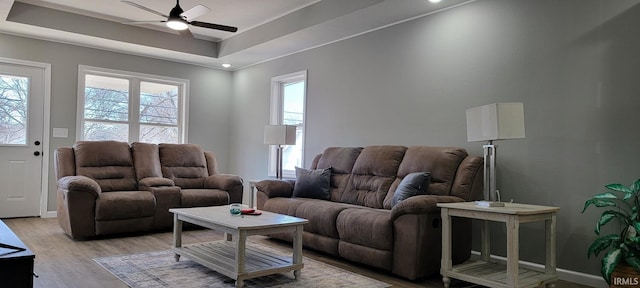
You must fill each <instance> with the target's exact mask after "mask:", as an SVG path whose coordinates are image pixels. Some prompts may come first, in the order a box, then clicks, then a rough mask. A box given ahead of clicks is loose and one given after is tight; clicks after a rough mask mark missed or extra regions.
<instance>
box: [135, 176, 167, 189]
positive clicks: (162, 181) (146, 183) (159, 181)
mask: <svg viewBox="0 0 640 288" xmlns="http://www.w3.org/2000/svg"><path fill="white" fill-rule="evenodd" d="M175 185H176V184H175V182H173V180H171V179H169V178H163V177H146V178H142V179H140V181H138V186H139V188H140V190H149V189H146V188H151V187H163V186H175Z"/></svg>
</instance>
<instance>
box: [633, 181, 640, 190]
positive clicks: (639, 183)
mask: <svg viewBox="0 0 640 288" xmlns="http://www.w3.org/2000/svg"><path fill="white" fill-rule="evenodd" d="M631 189H632V190H633V192H634V193H638V192H640V179H638V180H636V182H634V183H633V185H632V186H631Z"/></svg>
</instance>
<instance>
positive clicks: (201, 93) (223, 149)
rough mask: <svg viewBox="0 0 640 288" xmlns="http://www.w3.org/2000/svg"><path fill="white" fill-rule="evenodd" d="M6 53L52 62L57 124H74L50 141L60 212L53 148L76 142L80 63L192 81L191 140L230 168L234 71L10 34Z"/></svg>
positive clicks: (52, 205)
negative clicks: (232, 79)
mask: <svg viewBox="0 0 640 288" xmlns="http://www.w3.org/2000/svg"><path fill="white" fill-rule="evenodd" d="M0 57H6V58H14V59H21V60H29V61H37V62H45V63H50V64H51V75H52V76H51V127H52V128H53V127H60V128H69V138H51V139H50V140H51V141H50V145H51V146H50V148H51V149H50V151H49V153H48V155H49V161H50V165H49V166H50V168H49V172H50V175H49V176H50V177H49V187H50V188H49V203H48V205H47V206H48V211H55V210H56V196H55V195H56V194H55V193H56V188H55V187H56V184H55V179H54V170H53V158H52V156H53V150H54V149H55V148H56V147H60V146H70V145H73V143H74V142H75V135H76V134H75V133H76V131H75V130H76V129H75V128H76V106H77V105H76V104H77V95H78V93H77V87H78V84H77V83H78V65H79V64H84V65H90V66H97V67H103V68H109V69H118V70H124V71H131V72H138V73H147V74H153V75H162V76H169V77H176V78H182V79H189V80H190V95H189V102H190V103H189V109H190V114H189V127H188V132H189V142H190V143H196V144H200V145H201V146H202V147H203V148H205V149H207V150H211V151H214V152H215V153H216V155H217V160H218V163H219V164H220V167H221V171H227V169H228V163H229V153H228V151H229V145H230V141H229V137H228V135H229V134H230V130H229V129H230V128H231V125H230V122H231V114H230V112H229V107H230V105H231V103H230V101H231V93H232V89H231V88H232V87H231V83H232V82H231V77H232V75H231V73H230V72H227V71H222V70H216V69H210V68H204V67H199V66H194V65H187V64H181V63H175V62H170V61H162V60H157V59H151V58H146V57H138V56H132V55H126V54H120V53H114V52H109V51H104V50H98V49H91V48H86V47H79V46H74V45H66V44H60V43H54V42H48V41H41V40H36V39H29V38H24V37H17V36H11V35H6V34H0ZM45 155H47V154H45Z"/></svg>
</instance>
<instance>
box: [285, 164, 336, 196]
mask: <svg viewBox="0 0 640 288" xmlns="http://www.w3.org/2000/svg"><path fill="white" fill-rule="evenodd" d="M330 181H331V168H327V169H317V170H307V169H303V168H300V167H296V184H295V186H294V187H293V197H301V198H314V199H323V200H329V199H331V195H330V194H329V183H330Z"/></svg>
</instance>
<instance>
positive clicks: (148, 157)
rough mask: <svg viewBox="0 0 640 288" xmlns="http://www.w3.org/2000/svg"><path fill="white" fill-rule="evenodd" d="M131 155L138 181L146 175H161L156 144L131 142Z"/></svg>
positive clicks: (146, 176)
mask: <svg viewBox="0 0 640 288" xmlns="http://www.w3.org/2000/svg"><path fill="white" fill-rule="evenodd" d="M131 155H132V156H133V162H134V167H135V168H136V177H137V179H138V181H140V180H141V179H144V178H148V177H162V169H161V165H160V157H159V154H158V145H157V144H152V143H142V142H133V143H131Z"/></svg>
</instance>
